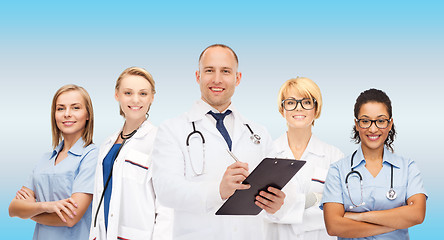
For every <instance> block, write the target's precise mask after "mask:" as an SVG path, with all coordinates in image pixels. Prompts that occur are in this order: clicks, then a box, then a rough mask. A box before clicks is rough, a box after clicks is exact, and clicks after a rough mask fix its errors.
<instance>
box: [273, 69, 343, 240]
mask: <svg viewBox="0 0 444 240" xmlns="http://www.w3.org/2000/svg"><path fill="white" fill-rule="evenodd" d="M278 106H279V112H280V113H281V115H282V116H283V117H284V118H285V120H286V122H287V127H288V130H287V132H286V133H285V134H283V135H282V136H281V137H280V138H278V139H277V140H276V141H275V142H274V149H275V151H276V152H277V157H279V158H289V159H300V160H305V161H307V162H306V164H305V165H304V166H303V167H302V169H301V170H300V171H299V172H298V173H297V174H296V175H295V176H294V177H293V179H292V180H291V181H290V182H289V183H288V184H287V185H286V186H285V187H284V189H283V191H284V192H285V193H286V196H287V197H286V199H285V203H284V205H283V206H282V208H281V210H279V211H278V212H277V213H276V214H275V215H276V216H277V217H278V219H279V221H275V222H272V223H268V224H267V236H268V237H267V239H309V240H321V239H334V238H333V237H330V236H328V234H327V232H326V230H325V225H324V221H323V216H322V211H321V210H320V209H319V202H320V200H321V198H322V192H323V187H324V181H325V177H326V176H327V171H328V168H329V166H330V164H331V163H333V162H335V161H337V160H339V159H341V158H342V157H343V156H344V154H343V153H342V152H341V151H340V150H339V149H337V148H336V147H334V146H331V145H329V144H327V143H324V142H322V141H321V140H319V139H318V138H317V137H316V136H314V135H313V134H312V127H313V126H314V121H315V119H317V118H319V116H320V115H321V109H322V96H321V90H320V89H319V87H318V86H317V85H316V83H314V82H313V81H312V80H310V79H308V78H303V77H298V78H294V79H290V80H288V81H286V82H285V83H284V84H283V85H282V87H281V89H280V90H279V95H278Z"/></svg>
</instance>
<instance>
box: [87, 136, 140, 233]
mask: <svg viewBox="0 0 444 240" xmlns="http://www.w3.org/2000/svg"><path fill="white" fill-rule="evenodd" d="M136 132H137V129H136V130H134V131H132V132H131V133H130V134H127V135H125V136H124V135H123V131H122V132H120V137H121V138H122V139H123V142H122V144H121V145H120V147H119V149H118V150H117V154H116V157H115V158H114V160H113V165H112V166H111V171H110V173H109V175H108V179H107V180H106V183H105V187H104V188H103V192H102V195H101V197H100V201H99V205H98V206H97V211H96V214H95V216H94V227H96V223H97V216H98V215H99V210H100V206H101V205H102V202H103V199H104V198H105V191H106V188H108V185H109V182H110V180H111V176H112V175H113V169H114V162H115V161H116V159H117V157H118V156H119V153H120V150H122V147H123V145H124V144H125V142H126V140H128V139H129V138H131V137H132V136H133V135H134V134H136Z"/></svg>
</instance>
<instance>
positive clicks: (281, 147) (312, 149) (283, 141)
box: [275, 132, 326, 157]
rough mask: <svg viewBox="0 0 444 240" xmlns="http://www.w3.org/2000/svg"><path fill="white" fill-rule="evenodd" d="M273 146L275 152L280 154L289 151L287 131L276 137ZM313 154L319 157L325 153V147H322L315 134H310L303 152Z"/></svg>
mask: <svg viewBox="0 0 444 240" xmlns="http://www.w3.org/2000/svg"><path fill="white" fill-rule="evenodd" d="M275 148H276V153H277V154H282V153H285V152H289V153H291V149H290V146H289V144H288V137H287V132H285V133H284V134H282V135H281V136H280V137H279V138H278V139H276V141H275ZM306 154H313V155H317V156H320V157H323V156H325V155H326V153H325V149H324V148H323V147H322V142H321V140H319V139H318V138H317V137H316V136H315V135H313V134H311V137H310V140H309V141H308V145H307V147H306V148H305V151H304V154H303V155H306Z"/></svg>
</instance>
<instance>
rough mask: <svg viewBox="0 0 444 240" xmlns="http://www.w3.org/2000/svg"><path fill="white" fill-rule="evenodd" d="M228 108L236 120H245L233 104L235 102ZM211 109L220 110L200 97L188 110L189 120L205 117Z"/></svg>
mask: <svg viewBox="0 0 444 240" xmlns="http://www.w3.org/2000/svg"><path fill="white" fill-rule="evenodd" d="M228 109H229V110H231V112H232V114H233V116H234V119H235V120H240V121H241V122H245V120H244V119H243V118H242V116H241V115H240V114H239V112H238V111H237V109H236V108H235V107H234V106H233V104H230V106H228V108H227V110H228ZM209 111H213V112H217V113H218V112H219V111H217V110H216V109H215V108H213V107H212V106H210V105H209V104H208V103H206V102H204V101H203V100H202V99H199V100H198V101H196V102H195V103H194V104H193V106H192V107H191V109H190V111H188V112H187V116H188V122H195V121H198V120H201V119H203V118H204V117H205V114H207V113H208V112H209ZM225 111H226V110H225Z"/></svg>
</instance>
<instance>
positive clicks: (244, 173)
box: [216, 150, 285, 214]
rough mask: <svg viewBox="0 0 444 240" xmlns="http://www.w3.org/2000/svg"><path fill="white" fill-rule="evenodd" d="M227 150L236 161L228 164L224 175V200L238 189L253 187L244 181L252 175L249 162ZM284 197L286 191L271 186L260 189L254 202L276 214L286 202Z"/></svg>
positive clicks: (222, 190) (222, 184) (221, 188)
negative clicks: (241, 159) (242, 160)
mask: <svg viewBox="0 0 444 240" xmlns="http://www.w3.org/2000/svg"><path fill="white" fill-rule="evenodd" d="M227 152H228V153H229V154H230V156H231V157H232V158H233V159H234V160H235V161H236V162H235V163H233V164H231V165H230V166H228V168H227V170H226V171H225V173H224V176H223V177H222V181H221V183H220V188H219V189H220V195H221V198H222V199H223V200H225V199H227V198H229V197H231V196H232V195H233V194H234V193H235V192H236V190H247V189H250V187H251V185H250V184H248V183H244V181H245V179H247V177H248V176H249V175H250V174H249V172H248V170H249V169H248V164H247V163H243V162H240V161H239V160H238V159H237V157H236V156H235V155H234V154H233V153H232V152H231V151H229V150H227ZM284 199H285V193H284V192H282V191H281V190H280V189H278V188H275V187H272V186H269V187H267V189H263V190H261V191H259V193H258V194H257V196H255V200H254V204H256V206H258V207H259V208H261V209H263V210H265V211H266V212H268V213H270V214H274V213H275V212H277V211H278V210H279V209H280V208H281V206H282V205H283V204H284ZM224 205H225V204H224ZM218 212H219V211H218ZM216 214H217V213H216Z"/></svg>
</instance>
